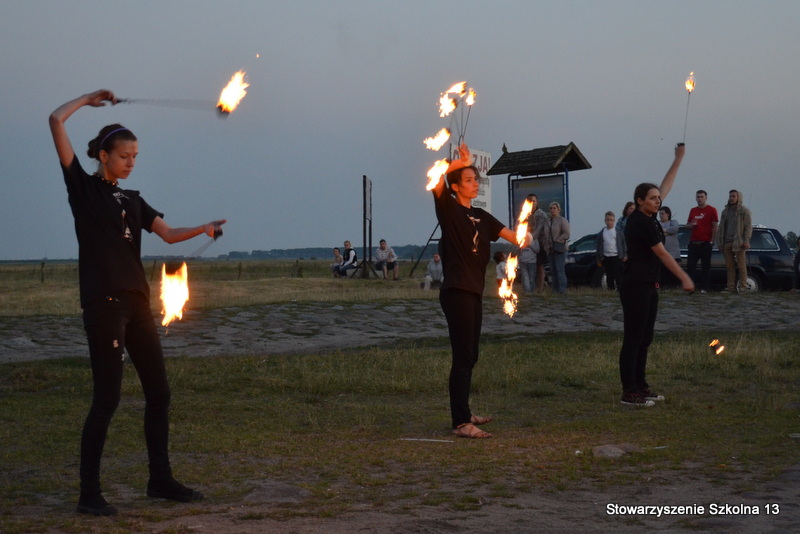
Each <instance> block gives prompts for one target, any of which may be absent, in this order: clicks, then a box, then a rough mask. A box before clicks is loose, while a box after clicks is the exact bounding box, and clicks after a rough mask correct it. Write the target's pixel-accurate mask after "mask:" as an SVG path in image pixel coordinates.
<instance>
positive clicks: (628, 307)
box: [619, 280, 658, 393]
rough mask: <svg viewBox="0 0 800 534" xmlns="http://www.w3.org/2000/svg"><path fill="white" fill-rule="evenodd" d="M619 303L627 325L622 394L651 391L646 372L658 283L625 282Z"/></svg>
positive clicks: (621, 355)
mask: <svg viewBox="0 0 800 534" xmlns="http://www.w3.org/2000/svg"><path fill="white" fill-rule="evenodd" d="M619 299H620V301H621V302H622V315H623V322H624V334H623V338H622V349H620V351H619V377H620V379H621V381H622V392H623V393H630V392H636V391H641V390H643V389H648V388H649V385H648V384H647V380H646V379H645V371H646V368H647V351H648V349H649V348H650V343H652V342H653V330H654V329H655V325H656V315H657V314H658V287H657V285H656V284H655V283H644V282H634V281H631V280H623V281H622V284H621V286H620V289H619Z"/></svg>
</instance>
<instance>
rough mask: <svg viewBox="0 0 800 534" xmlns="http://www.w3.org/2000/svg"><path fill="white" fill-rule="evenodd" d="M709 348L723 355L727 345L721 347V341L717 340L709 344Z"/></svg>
mask: <svg viewBox="0 0 800 534" xmlns="http://www.w3.org/2000/svg"><path fill="white" fill-rule="evenodd" d="M708 346H709V347H711V348H712V349H713V350H714V353H715V354H722V351H724V350H725V345H720V344H719V339H715V340H714V341H712V342H711V343H709V344H708ZM714 347H716V348H714Z"/></svg>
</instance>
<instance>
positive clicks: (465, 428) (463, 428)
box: [453, 423, 492, 439]
mask: <svg viewBox="0 0 800 534" xmlns="http://www.w3.org/2000/svg"><path fill="white" fill-rule="evenodd" d="M453 434H455V435H456V436H458V437H459V438H473V439H485V438H491V437H492V435H491V434H489V433H488V432H484V431H483V430H481V429H480V428H478V427H477V426H475V425H473V424H472V423H464V424H461V425H458V426H457V427H456V428H455V430H453Z"/></svg>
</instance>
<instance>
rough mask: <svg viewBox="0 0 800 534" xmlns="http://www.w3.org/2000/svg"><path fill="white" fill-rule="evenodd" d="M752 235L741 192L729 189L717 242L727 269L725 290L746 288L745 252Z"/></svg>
mask: <svg viewBox="0 0 800 534" xmlns="http://www.w3.org/2000/svg"><path fill="white" fill-rule="evenodd" d="M752 235H753V225H752V222H751V216H750V210H749V209H747V208H746V207H745V206H744V203H743V200H742V194H741V193H740V192H739V191H737V190H736V189H731V191H730V193H729V194H728V203H727V204H726V205H725V207H724V208H722V215H721V216H720V219H719V231H718V232H717V242H718V244H719V249H720V250H721V251H722V255H723V256H724V257H725V267H726V269H727V270H728V285H727V286H726V287H725V291H728V292H731V291H745V290H746V289H747V259H746V258H745V253H746V252H747V249H749V248H750V236H752ZM737 269H738V271H739V283H738V285H737V284H736V271H737Z"/></svg>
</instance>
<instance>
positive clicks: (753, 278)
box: [744, 273, 764, 293]
mask: <svg viewBox="0 0 800 534" xmlns="http://www.w3.org/2000/svg"><path fill="white" fill-rule="evenodd" d="M763 288H764V282H762V281H761V277H760V276H759V275H757V274H755V273H747V280H746V281H745V284H744V291H746V292H748V293H749V292H753V293H756V292H758V291H761V290H762V289H763Z"/></svg>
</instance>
